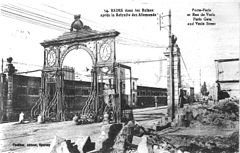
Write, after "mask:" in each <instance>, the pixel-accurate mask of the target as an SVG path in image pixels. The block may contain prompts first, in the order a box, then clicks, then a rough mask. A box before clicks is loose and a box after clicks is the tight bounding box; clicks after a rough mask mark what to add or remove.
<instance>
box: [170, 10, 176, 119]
mask: <svg viewBox="0 0 240 153" xmlns="http://www.w3.org/2000/svg"><path fill="white" fill-rule="evenodd" d="M168 35H169V49H170V50H169V58H170V59H169V60H170V63H169V69H170V80H169V81H170V103H171V104H172V114H171V117H172V121H173V119H174V118H175V102H174V66H173V62H174V60H173V43H172V22H171V10H169V33H168Z"/></svg>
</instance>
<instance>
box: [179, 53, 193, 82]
mask: <svg viewBox="0 0 240 153" xmlns="http://www.w3.org/2000/svg"><path fill="white" fill-rule="evenodd" d="M180 57H181V59H182V62H183V65H184V68H185V70H186V72H187V75H188V78H189V79H190V80H191V81H192V83H193V82H194V81H193V79H192V78H191V77H190V74H189V72H188V68H187V65H186V63H185V61H184V59H183V56H182V53H181V52H180Z"/></svg>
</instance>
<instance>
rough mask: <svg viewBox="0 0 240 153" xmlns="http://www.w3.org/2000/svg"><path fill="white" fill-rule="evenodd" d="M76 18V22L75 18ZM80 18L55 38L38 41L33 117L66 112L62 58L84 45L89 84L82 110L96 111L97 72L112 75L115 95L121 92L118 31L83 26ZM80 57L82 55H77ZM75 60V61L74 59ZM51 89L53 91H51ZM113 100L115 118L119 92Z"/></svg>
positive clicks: (118, 113) (60, 117)
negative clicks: (41, 54) (37, 94)
mask: <svg viewBox="0 0 240 153" xmlns="http://www.w3.org/2000/svg"><path fill="white" fill-rule="evenodd" d="M76 21H77V22H76ZM79 21H80V19H79V18H78V19H76V18H75V21H74V22H73V23H72V26H71V31H70V32H66V33H64V34H63V35H61V36H59V37H58V38H56V39H52V40H46V41H44V42H42V43H41V45H42V46H43V47H44V62H43V69H42V75H41V91H40V98H39V100H38V101H37V102H36V104H35V105H34V106H33V108H32V110H31V115H32V118H36V117H37V116H38V115H41V116H42V117H43V118H44V119H49V118H55V119H56V120H57V121H64V120H65V115H66V113H67V111H68V110H67V109H66V103H65V100H64V73H63V61H64V59H65V57H66V56H67V54H68V53H69V52H71V51H72V50H75V49H83V50H84V51H86V52H87V53H88V54H89V55H90V57H91V59H92V63H93V66H92V71H91V74H92V75H91V77H92V87H91V91H90V95H89V97H88V100H87V101H86V104H85V105H84V107H83V110H82V114H83V115H87V114H88V113H90V112H91V113H93V114H95V115H100V114H99V113H102V112H99V110H100V109H99V108H100V106H99V96H98V95H99V93H98V91H99V90H98V80H99V79H98V76H99V75H108V76H111V77H112V87H113V89H114V91H115V94H116V95H119V94H120V85H119V84H120V82H119V78H118V76H119V75H117V73H118V71H117V70H116V68H117V67H118V66H117V63H116V44H115V38H116V37H117V36H118V35H119V32H117V31H115V30H111V31H105V32H99V31H95V30H92V29H91V28H90V27H88V26H84V25H83V24H82V22H81V21H80V22H79ZM80 60H81V58H80ZM73 62H74V61H73ZM50 92H51V93H52V94H50ZM114 98H115V102H116V109H114V110H115V113H116V114H115V115H116V116H117V117H116V120H117V122H120V118H121V108H120V107H121V104H120V98H119V96H114Z"/></svg>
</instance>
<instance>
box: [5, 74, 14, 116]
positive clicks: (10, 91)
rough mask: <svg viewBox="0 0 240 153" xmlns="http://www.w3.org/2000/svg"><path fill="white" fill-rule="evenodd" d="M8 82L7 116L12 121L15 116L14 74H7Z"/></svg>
mask: <svg viewBox="0 0 240 153" xmlns="http://www.w3.org/2000/svg"><path fill="white" fill-rule="evenodd" d="M7 82H8V88H7V90H8V92H7V103H6V107H5V108H6V109H5V110H6V117H7V120H8V121H10V120H11V119H12V116H13V106H12V103H13V75H8V76H7Z"/></svg>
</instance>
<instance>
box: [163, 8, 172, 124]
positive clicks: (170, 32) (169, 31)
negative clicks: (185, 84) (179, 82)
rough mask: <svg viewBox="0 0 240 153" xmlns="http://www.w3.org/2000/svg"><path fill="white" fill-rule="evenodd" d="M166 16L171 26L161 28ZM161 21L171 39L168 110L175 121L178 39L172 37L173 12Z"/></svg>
mask: <svg viewBox="0 0 240 153" xmlns="http://www.w3.org/2000/svg"><path fill="white" fill-rule="evenodd" d="M165 16H168V17H169V24H168V25H167V26H161V24H162V23H161V19H162V18H163V17H165ZM159 21H160V23H159V24H160V30H161V28H165V27H168V37H169V96H170V105H168V107H171V108H168V109H170V112H168V113H170V114H169V115H170V116H171V118H172V121H173V119H174V118H175V102H174V100H175V99H174V98H175V97H174V95H175V94H174V63H173V62H174V59H173V47H174V43H175V42H176V37H175V36H174V35H172V22H171V10H169V14H168V15H164V16H161V15H160V16H159Z"/></svg>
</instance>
